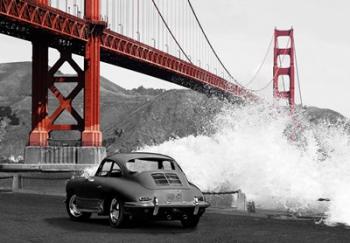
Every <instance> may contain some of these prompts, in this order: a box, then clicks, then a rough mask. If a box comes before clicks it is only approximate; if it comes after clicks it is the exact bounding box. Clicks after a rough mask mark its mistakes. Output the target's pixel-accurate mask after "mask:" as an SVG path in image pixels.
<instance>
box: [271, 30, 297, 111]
mask: <svg viewBox="0 0 350 243" xmlns="http://www.w3.org/2000/svg"><path fill="white" fill-rule="evenodd" d="M274 36H275V47H274V58H273V63H274V64H273V98H274V99H287V100H288V103H289V107H290V111H291V112H292V113H293V112H294V110H295V99H294V87H295V86H294V37H293V29H290V30H277V29H275V34H274ZM279 37H287V38H289V39H288V42H287V43H288V44H289V45H287V47H285V48H280V47H279V45H278V38H279ZM281 55H288V56H289V60H290V61H289V66H288V67H282V66H281V65H282V63H281V62H280V61H281ZM284 77H286V78H288V80H289V90H281V87H280V85H281V83H280V80H281V79H280V78H282V80H283V78H284Z"/></svg>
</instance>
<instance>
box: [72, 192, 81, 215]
mask: <svg viewBox="0 0 350 243" xmlns="http://www.w3.org/2000/svg"><path fill="white" fill-rule="evenodd" d="M76 197H77V196H76V195H73V196H71V198H70V200H69V212H70V213H71V214H72V215H73V216H74V217H79V216H81V212H80V211H79V209H78V207H77V205H76Z"/></svg>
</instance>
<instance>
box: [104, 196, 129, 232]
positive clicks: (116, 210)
mask: <svg viewBox="0 0 350 243" xmlns="http://www.w3.org/2000/svg"><path fill="white" fill-rule="evenodd" d="M108 209H109V211H108V220H109V224H110V225H111V226H112V227H114V228H121V227H123V226H124V225H125V222H126V215H125V208H124V202H123V201H122V200H120V199H119V198H118V197H113V198H111V200H110V202H109V207H108Z"/></svg>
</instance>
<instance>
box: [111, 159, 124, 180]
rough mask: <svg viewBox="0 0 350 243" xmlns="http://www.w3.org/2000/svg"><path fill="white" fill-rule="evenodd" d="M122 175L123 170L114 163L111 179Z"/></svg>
mask: <svg viewBox="0 0 350 243" xmlns="http://www.w3.org/2000/svg"><path fill="white" fill-rule="evenodd" d="M121 175H122V170H121V169H120V166H119V165H118V164H117V163H116V162H114V163H113V168H112V171H111V177H120V176H121Z"/></svg>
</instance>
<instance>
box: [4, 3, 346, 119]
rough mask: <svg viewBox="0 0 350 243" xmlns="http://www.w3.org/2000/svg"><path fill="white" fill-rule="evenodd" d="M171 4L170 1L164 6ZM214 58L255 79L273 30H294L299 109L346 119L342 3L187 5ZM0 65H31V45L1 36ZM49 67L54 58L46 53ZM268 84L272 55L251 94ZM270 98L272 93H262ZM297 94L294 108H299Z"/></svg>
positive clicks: (133, 76) (106, 70)
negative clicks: (327, 110)
mask: <svg viewBox="0 0 350 243" xmlns="http://www.w3.org/2000/svg"><path fill="white" fill-rule="evenodd" d="M169 1H170V0H169ZM192 4H193V5H194V7H195V9H196V12H197V14H198V16H199V18H200V20H201V22H202V25H203V27H204V28H205V30H206V32H207V34H208V36H209V38H210V40H211V42H212V43H213V45H214V47H215V49H216V51H217V53H218V54H219V56H220V57H221V58H222V60H223V62H224V63H225V65H226V66H227V67H228V68H229V70H230V71H231V73H232V74H233V75H234V76H235V77H236V78H237V79H238V80H239V81H240V82H241V83H242V84H245V83H247V82H248V81H249V80H250V79H251V77H252V76H253V75H254V74H255V72H256V70H257V69H258V67H259V65H260V64H261V63H262V60H263V57H264V55H265V53H266V51H267V47H268V45H269V42H270V40H271V38H272V35H273V31H274V28H275V27H277V28H278V29H285V28H290V27H291V26H293V28H294V38H295V46H296V51H297V60H298V70H299V74H300V81H301V90H302V99H303V104H304V105H308V106H318V107H322V108H330V109H333V110H336V111H338V112H341V113H342V114H344V115H346V116H347V117H350V104H349V102H347V96H348V93H349V90H350V78H349V75H348V73H347V72H348V70H349V69H350V28H349V23H350V14H349V10H350V2H349V1H346V0H332V1H331V0H308V1H305V0H293V1H287V0H264V1H261V0H216V1H213V0H192ZM0 43H1V55H0V63H6V62H17V61H30V60H31V43H30V42H26V41H22V40H19V39H15V38H12V37H8V36H5V35H0ZM50 53H51V55H50V56H51V57H52V58H51V59H50V63H51V64H52V63H53V62H54V58H55V57H57V53H56V52H55V51H52V52H50ZM101 75H102V76H105V77H107V78H108V79H110V80H112V81H113V82H115V83H116V84H118V85H120V86H122V87H125V88H128V89H130V88H136V87H138V86H141V85H143V86H144V87H152V88H165V89H170V88H181V87H179V86H176V85H173V84H171V83H168V82H166V81H163V80H158V79H155V78H152V77H149V76H145V75H141V74H138V73H135V72H132V71H129V70H125V69H122V68H119V67H115V66H111V65H108V64H101ZM271 78H272V50H270V53H269V55H268V58H267V60H266V62H265V64H264V65H263V67H262V69H261V72H260V73H259V74H258V76H257V78H256V80H255V81H254V82H253V83H252V84H251V86H250V88H252V89H259V88H261V87H264V86H265V85H266V84H267V83H268V82H269V81H270V80H271ZM258 94H259V95H261V96H264V97H271V96H272V87H271V86H269V88H268V89H266V90H264V91H263V92H261V93H258ZM298 97H299V94H298V93H297V102H298V103H300V99H299V98H298Z"/></svg>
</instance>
